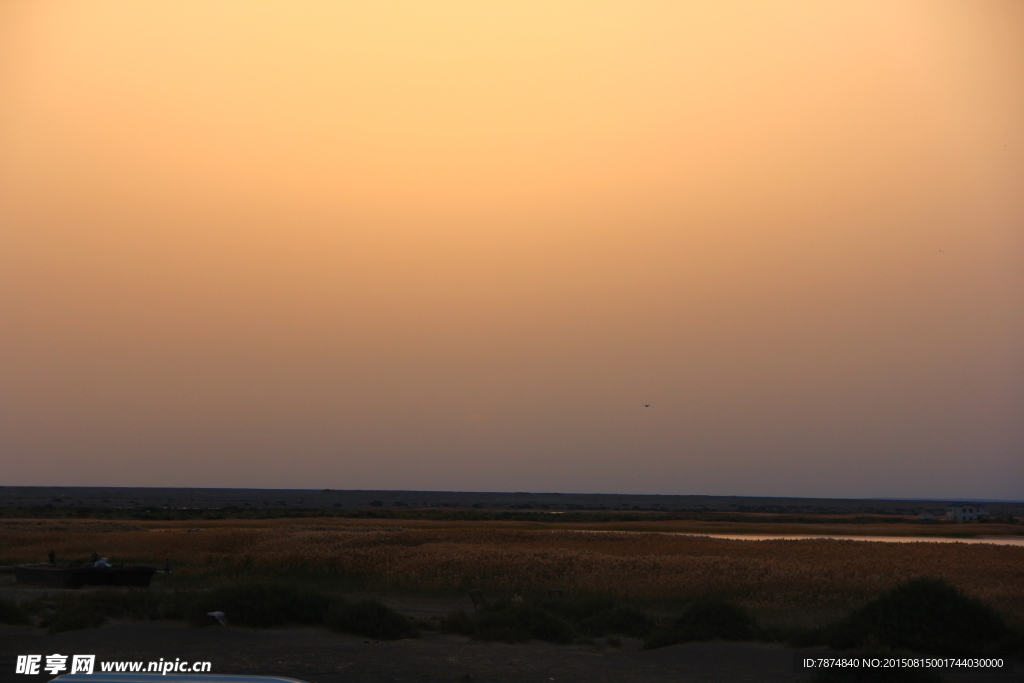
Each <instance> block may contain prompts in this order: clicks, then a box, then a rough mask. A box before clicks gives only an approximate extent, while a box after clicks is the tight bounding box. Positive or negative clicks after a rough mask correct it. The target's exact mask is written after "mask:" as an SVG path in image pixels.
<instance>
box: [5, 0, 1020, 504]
mask: <svg viewBox="0 0 1024 683" xmlns="http://www.w3.org/2000/svg"><path fill="white" fill-rule="evenodd" d="M1022 122H1024V3H1020V2H1013V1H1007V2H991V1H986V0H972V1H966V0H964V1H962V2H941V1H929V2H910V1H901V0H885V1H884V2H883V1H878V2H870V1H868V2H865V1H864V0H855V1H852V0H851V1H837V2H828V3H822V2H817V1H806V2H797V1H794V2H785V3H781V2H767V1H765V2H754V1H750V2H730V1H728V0H726V1H720V0H715V1H714V2H711V1H708V2H689V3H687V2H625V1H622V2H602V1H600V0H587V1H579V2H565V1H560V0H553V1H545V2H518V1H516V2H511V1H509V2H485V3H480V2H475V1H469V0H467V1H465V2H449V1H446V0H438V1H432V2H422V3H406V2H376V1H374V2H369V1H367V2H339V3H333V2H304V1H301V0H291V1H289V2H256V1H254V2H226V1H222V0H204V1H202V2H199V1H195V2H182V1H178V0H173V1H161V0H156V1H150V2H144V3H143V2H134V1H121V2H107V1H99V0H98V1H94V2H49V1H46V0H32V1H31V2H6V3H4V4H3V5H0V459H2V460H3V464H2V467H0V477H2V479H3V481H2V482H0V483H3V484H7V485H123V486H239V487H310V488H322V487H323V488H327V487H330V488H362V489H433V490H521V491H580V492H620V493H678V494H722V495H728V494H735V495H792V496H826V497H838V496H842V497H887V496H888V497H939V498H942V497H977V498H1012V499H1024V125H1022ZM644 404H650V407H649V408H646V407H644Z"/></svg>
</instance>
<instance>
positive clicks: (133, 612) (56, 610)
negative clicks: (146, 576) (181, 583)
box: [40, 590, 183, 633]
mask: <svg viewBox="0 0 1024 683" xmlns="http://www.w3.org/2000/svg"><path fill="white" fill-rule="evenodd" d="M181 602H182V600H181V596H180V595H179V594H177V593H175V594H171V595H162V596H161V595H158V594H155V593H150V592H148V591H143V590H129V591H117V590H101V591H98V592H96V593H86V594H84V595H82V594H69V595H63V596H60V597H59V598H58V599H56V600H55V601H54V602H52V603H49V602H47V604H45V605H44V606H43V607H42V608H41V610H42V612H43V617H42V619H41V620H40V626H42V627H43V628H46V629H48V630H49V631H50V633H58V632H60V631H74V630H78V629H83V628H95V627H97V626H101V625H102V624H103V622H105V621H106V620H107V618H108V617H131V618H133V619H160V618H171V619H178V618H181V616H182V614H183V611H182V609H181Z"/></svg>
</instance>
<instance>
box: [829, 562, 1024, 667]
mask: <svg viewBox="0 0 1024 683" xmlns="http://www.w3.org/2000/svg"><path fill="white" fill-rule="evenodd" d="M1008 634H1009V629H1008V628H1007V626H1006V624H1005V622H1003V620H1002V618H1001V617H1000V616H999V615H998V614H997V613H996V611H995V610H994V609H992V606H991V605H989V604H987V603H985V602H982V601H981V600H978V599H976V598H971V597H968V596H966V595H964V594H963V593H961V592H960V591H959V590H958V589H957V588H955V587H954V586H950V585H949V584H947V583H945V582H943V581H940V580H939V579H931V578H919V579H912V580H910V581H908V582H906V583H904V584H902V585H900V586H897V587H895V588H893V589H891V590H889V591H886V592H885V593H883V594H882V595H880V596H879V597H877V598H876V599H874V600H872V601H871V602H869V603H868V604H866V605H864V606H863V607H861V608H860V609H858V610H855V611H853V612H851V613H850V614H849V616H847V617H846V618H845V619H843V620H841V621H839V622H838V623H836V624H833V625H832V626H830V627H828V628H826V629H825V630H824V632H823V633H822V640H823V641H824V642H825V643H826V644H828V645H830V646H832V647H835V648H845V649H849V648H856V647H863V646H865V645H869V644H872V643H877V644H880V645H884V646H888V647H890V648H906V649H909V650H914V651H916V652H922V653H926V654H935V655H969V654H977V653H979V652H980V651H981V650H982V648H983V647H984V646H985V645H987V644H989V643H993V642H995V641H998V640H1000V639H1001V638H1006V637H1007V636H1008Z"/></svg>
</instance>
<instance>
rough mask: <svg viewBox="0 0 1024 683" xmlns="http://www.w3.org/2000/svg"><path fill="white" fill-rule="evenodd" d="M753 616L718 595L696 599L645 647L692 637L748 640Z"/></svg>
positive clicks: (653, 635) (651, 638)
mask: <svg viewBox="0 0 1024 683" xmlns="http://www.w3.org/2000/svg"><path fill="white" fill-rule="evenodd" d="M755 634H756V628H755V625H754V620H753V619H751V617H750V615H748V614H747V613H746V612H744V611H743V610H742V609H740V608H739V607H736V606H735V605H731V604H729V603H727V602H724V601H722V600H717V599H712V598H708V599H704V600H698V601H697V602H694V603H693V604H692V605H690V608H689V609H687V610H686V612H685V613H684V614H683V615H682V616H681V617H679V618H677V619H675V620H674V621H672V622H671V623H669V624H668V625H666V626H665V627H662V628H660V629H658V630H657V631H656V632H655V633H653V634H652V635H651V637H650V638H648V639H647V642H646V643H644V647H645V648H648V649H651V648H656V647H665V646H666V645H675V644H677V643H687V642H690V641H693V640H749V639H751V638H753V637H754V635H755Z"/></svg>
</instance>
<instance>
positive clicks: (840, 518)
mask: <svg viewBox="0 0 1024 683" xmlns="http://www.w3.org/2000/svg"><path fill="white" fill-rule="evenodd" d="M314 517H320V518H323V517H335V518H347V519H399V520H401V519H408V520H434V521H445V522H457V521H467V522H503V521H513V522H540V523H545V524H565V523H584V524H592V523H600V522H670V521H701V522H743V523H775V524H778V523H786V524H794V523H795V524H835V523H843V524H878V523H890V524H900V523H906V522H908V521H917V520H916V519H908V517H907V516H905V515H895V514H888V515H883V514H878V515H858V516H845V515H825V514H822V515H806V514H763V513H743V512H710V511H689V512H686V511H672V512H665V511H662V512H642V511H616V510H572V511H566V512H544V511H530V510H478V509H471V510H469V509H451V508H409V507H383V506H380V507H367V508H347V509H327V510H324V509H321V508H298V507H296V508H242V507H235V506H228V507H222V508H158V507H138V508H120V507H119V508H108V507H87V506H80V507H55V506H52V505H41V506H31V507H7V508H0V518H22V519H24V518H46V519H130V520H139V521H147V520H148V521H174V520H182V521H184V520H197V519H207V520H213V519H295V518H314ZM999 521H1003V520H1002V519H1000V520H999ZM922 523H931V524H935V523H936V522H922Z"/></svg>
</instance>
